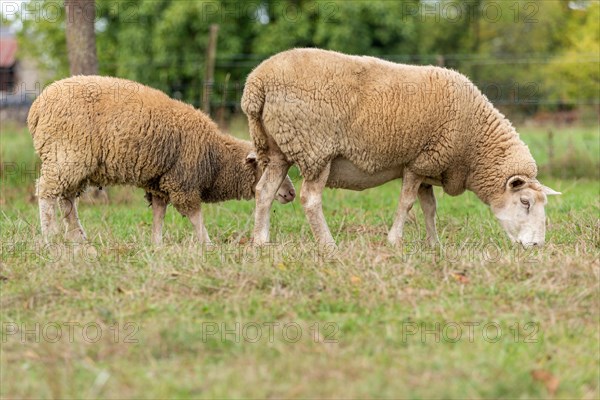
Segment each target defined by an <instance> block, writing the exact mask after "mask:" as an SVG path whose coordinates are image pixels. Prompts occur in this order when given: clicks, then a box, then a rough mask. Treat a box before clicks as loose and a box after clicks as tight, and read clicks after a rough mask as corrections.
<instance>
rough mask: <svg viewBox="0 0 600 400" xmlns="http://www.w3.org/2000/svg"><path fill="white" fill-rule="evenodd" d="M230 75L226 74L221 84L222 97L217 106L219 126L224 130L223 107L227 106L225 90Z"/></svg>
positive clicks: (227, 86)
mask: <svg viewBox="0 0 600 400" xmlns="http://www.w3.org/2000/svg"><path fill="white" fill-rule="evenodd" d="M230 77H231V74H229V73H228V74H227V75H225V84H224V85H223V97H222V98H221V107H219V111H218V114H219V119H218V121H219V123H218V125H219V128H221V129H223V130H226V129H225V108H226V107H227V90H228V88H229V78H230Z"/></svg>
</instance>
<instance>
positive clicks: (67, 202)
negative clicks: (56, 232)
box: [58, 196, 87, 243]
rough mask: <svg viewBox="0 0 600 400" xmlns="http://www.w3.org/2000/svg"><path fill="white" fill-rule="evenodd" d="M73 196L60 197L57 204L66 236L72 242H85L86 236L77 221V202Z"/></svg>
mask: <svg viewBox="0 0 600 400" xmlns="http://www.w3.org/2000/svg"><path fill="white" fill-rule="evenodd" d="M76 201H77V200H76V198H75V196H69V197H61V198H60V199H59V200H58V205H59V206H60V210H61V212H62V213H63V221H64V223H65V227H66V231H67V232H66V238H67V240H69V241H72V242H79V243H82V242H85V241H86V240H87V237H86V235H85V231H84V230H83V227H82V226H81V222H80V221H79V215H78V214H77V202H76Z"/></svg>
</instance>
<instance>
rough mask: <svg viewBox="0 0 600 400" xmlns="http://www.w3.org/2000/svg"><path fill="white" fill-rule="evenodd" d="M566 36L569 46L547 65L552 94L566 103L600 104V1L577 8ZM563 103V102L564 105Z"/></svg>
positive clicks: (547, 77)
mask: <svg viewBox="0 0 600 400" xmlns="http://www.w3.org/2000/svg"><path fill="white" fill-rule="evenodd" d="M575 13H576V14H577V15H576V18H573V19H572V20H571V21H570V24H569V27H568V30H567V34H566V36H565V39H566V40H565V42H566V46H564V48H563V49H560V51H559V54H558V55H557V56H556V57H554V58H553V59H552V62H551V63H550V64H548V65H547V66H546V67H545V68H543V72H544V75H545V82H546V86H547V91H548V96H549V97H550V98H551V99H552V100H558V101H559V102H560V103H563V104H571V105H576V104H577V103H578V102H579V103H587V104H596V105H598V104H599V99H598V97H599V96H600V70H599V68H598V62H599V60H600V24H599V23H598V21H600V3H598V2H592V3H591V4H590V5H589V8H588V9H586V10H583V11H581V10H576V11H575ZM560 103H559V104H560Z"/></svg>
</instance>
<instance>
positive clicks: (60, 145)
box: [28, 76, 256, 212]
mask: <svg viewBox="0 0 600 400" xmlns="http://www.w3.org/2000/svg"><path fill="white" fill-rule="evenodd" d="M28 125H29V130H30V132H31V135H32V137H33V143H34V146H35V150H36V152H37V153H38V154H39V156H40V158H41V160H42V165H41V175H40V180H39V182H38V195H39V196H40V198H54V197H59V196H71V195H74V194H76V193H79V192H81V191H82V190H84V189H85V187H86V186H87V185H97V186H108V185H113V184H129V185H135V186H138V187H141V188H143V189H145V190H146V191H147V192H149V193H150V194H151V195H153V196H158V197H162V198H164V199H165V200H167V201H170V202H171V203H173V205H174V206H175V207H176V208H177V209H178V210H179V211H182V212H185V211H190V210H192V209H197V207H198V205H199V204H200V203H201V202H218V201H223V200H229V199H241V198H243V199H251V198H252V197H253V192H254V185H255V182H256V176H255V175H256V173H255V170H256V168H254V167H253V166H252V165H250V164H248V163H246V156H247V155H248V153H250V152H251V151H252V149H253V147H252V144H251V143H250V142H247V141H242V140H238V139H235V138H233V137H231V136H228V135H224V134H222V133H220V132H219V131H218V129H217V126H216V125H215V124H214V123H213V122H212V121H211V120H210V118H209V117H208V116H206V115H205V114H203V113H202V112H201V111H198V110H196V109H194V108H193V107H192V106H190V105H187V104H184V103H182V102H180V101H177V100H173V99H170V98H169V97H168V96H167V95H165V94H164V93H162V92H160V91H158V90H155V89H152V88H149V87H146V86H143V85H141V84H138V83H135V82H132V81H128V80H124V79H117V78H109V77H99V76H76V77H71V78H67V79H64V80H61V81H57V82H55V83H53V84H51V85H50V86H48V87H47V88H46V89H45V90H44V91H43V92H42V94H41V95H40V96H39V97H38V98H37V99H36V100H35V101H34V103H33V105H32V107H31V110H30V112H29V116H28Z"/></svg>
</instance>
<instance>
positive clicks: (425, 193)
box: [418, 183, 440, 247]
mask: <svg viewBox="0 0 600 400" xmlns="http://www.w3.org/2000/svg"><path fill="white" fill-rule="evenodd" d="M418 196H419V203H420V204H421V209H422V210H423V214H425V228H426V231H427V242H428V243H429V245H431V246H432V247H433V246H435V245H436V244H438V243H439V241H440V240H439V239H438V235H437V230H436V228H435V209H436V201H435V195H434V193H433V187H432V186H431V185H428V184H425V183H422V184H421V186H419V193H418Z"/></svg>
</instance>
